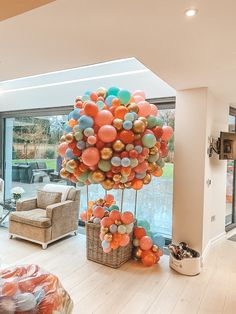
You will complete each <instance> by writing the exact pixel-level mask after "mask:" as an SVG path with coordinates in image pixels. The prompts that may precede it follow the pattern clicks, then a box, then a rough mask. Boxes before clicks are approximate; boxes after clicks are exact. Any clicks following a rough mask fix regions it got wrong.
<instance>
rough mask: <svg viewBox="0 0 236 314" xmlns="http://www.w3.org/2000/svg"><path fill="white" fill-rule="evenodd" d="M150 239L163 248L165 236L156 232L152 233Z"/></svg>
mask: <svg viewBox="0 0 236 314" xmlns="http://www.w3.org/2000/svg"><path fill="white" fill-rule="evenodd" d="M152 241H153V243H154V244H155V245H157V246H159V247H161V248H163V247H164V246H165V238H164V237H163V236H161V235H158V234H157V233H155V234H153V236H152Z"/></svg>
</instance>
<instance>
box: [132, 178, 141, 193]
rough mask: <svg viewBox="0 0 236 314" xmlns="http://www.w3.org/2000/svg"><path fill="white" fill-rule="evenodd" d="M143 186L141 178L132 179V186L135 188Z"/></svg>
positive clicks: (139, 188) (138, 188)
mask: <svg viewBox="0 0 236 314" xmlns="http://www.w3.org/2000/svg"><path fill="white" fill-rule="evenodd" d="M142 187H143V181H142V180H141V179H134V180H133V181H132V188H133V189H134V190H137V191H138V190H141V188H142Z"/></svg>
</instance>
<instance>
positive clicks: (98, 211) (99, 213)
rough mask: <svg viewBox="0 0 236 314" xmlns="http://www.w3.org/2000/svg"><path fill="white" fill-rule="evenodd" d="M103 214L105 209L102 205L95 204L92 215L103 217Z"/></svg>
mask: <svg viewBox="0 0 236 314" xmlns="http://www.w3.org/2000/svg"><path fill="white" fill-rule="evenodd" d="M104 214H105V210H104V208H103V207H102V206H96V207H95V208H94V210H93V215H94V217H96V218H103V217H104Z"/></svg>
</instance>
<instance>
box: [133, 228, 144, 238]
mask: <svg viewBox="0 0 236 314" xmlns="http://www.w3.org/2000/svg"><path fill="white" fill-rule="evenodd" d="M145 235H146V230H145V229H144V228H143V227H134V237H135V238H136V239H141V238H142V237H144V236H145Z"/></svg>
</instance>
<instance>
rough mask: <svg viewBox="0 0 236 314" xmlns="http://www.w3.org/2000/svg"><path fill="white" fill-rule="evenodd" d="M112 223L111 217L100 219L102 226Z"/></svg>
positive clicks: (108, 225)
mask: <svg viewBox="0 0 236 314" xmlns="http://www.w3.org/2000/svg"><path fill="white" fill-rule="evenodd" d="M113 223H114V220H113V219H112V218H111V217H104V218H102V220H101V225H102V226H103V227H110V225H112V224H113Z"/></svg>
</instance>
